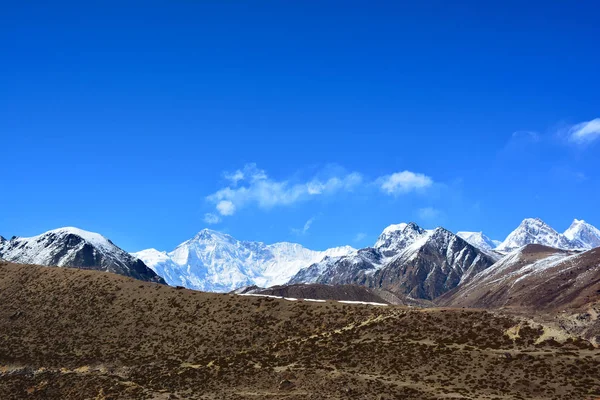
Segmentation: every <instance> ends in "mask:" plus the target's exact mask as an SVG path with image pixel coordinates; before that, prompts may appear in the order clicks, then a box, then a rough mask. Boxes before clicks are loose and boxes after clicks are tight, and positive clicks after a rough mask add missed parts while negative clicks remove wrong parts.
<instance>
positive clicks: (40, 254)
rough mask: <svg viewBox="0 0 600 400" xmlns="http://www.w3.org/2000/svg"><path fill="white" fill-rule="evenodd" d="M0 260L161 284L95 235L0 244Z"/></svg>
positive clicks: (55, 234) (77, 232)
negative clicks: (100, 272)
mask: <svg viewBox="0 0 600 400" xmlns="http://www.w3.org/2000/svg"><path fill="white" fill-rule="evenodd" d="M0 258H2V259H4V260H6V261H12V262H17V263H22V264H39V265H49V266H58V267H77V268H86V269H97V270H99V271H105V272H113V273H116V274H120V275H125V276H129V277H132V278H136V279H140V280H145V281H151V282H160V283H165V281H164V280H163V279H162V278H161V277H160V276H158V275H157V274H156V273H155V272H154V271H152V270H151V269H150V268H148V267H147V266H146V264H144V262H143V261H141V260H139V259H137V258H136V257H133V256H132V255H130V254H129V253H127V252H126V251H124V250H122V249H121V248H119V247H117V246H116V245H114V244H113V243H112V242H111V241H110V240H108V239H107V238H105V237H104V236H102V235H99V234H97V233H93V232H88V231H84V230H81V229H78V228H72V227H68V228H60V229H55V230H51V231H48V232H45V233H42V234H41V235H38V236H33V237H29V238H21V237H14V238H12V239H11V240H3V241H0Z"/></svg>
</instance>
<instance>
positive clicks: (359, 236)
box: [354, 232, 367, 243]
mask: <svg viewBox="0 0 600 400" xmlns="http://www.w3.org/2000/svg"><path fill="white" fill-rule="evenodd" d="M366 237H367V234H366V233H363V232H359V233H357V234H356V236H354V242H355V243H359V242H362V241H363V239H364V238H366Z"/></svg>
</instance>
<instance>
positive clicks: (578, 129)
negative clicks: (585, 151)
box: [568, 118, 600, 144]
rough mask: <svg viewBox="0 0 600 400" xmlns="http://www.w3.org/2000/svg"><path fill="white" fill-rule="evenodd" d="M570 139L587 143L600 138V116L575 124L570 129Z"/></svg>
mask: <svg viewBox="0 0 600 400" xmlns="http://www.w3.org/2000/svg"><path fill="white" fill-rule="evenodd" d="M568 135H569V140H570V141H572V142H575V143H578V144H587V143H590V142H593V141H594V140H596V139H598V138H600V118H596V119H593V120H591V121H586V122H581V123H579V124H576V125H573V126H572V127H571V128H569V131H568Z"/></svg>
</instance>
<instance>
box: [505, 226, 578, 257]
mask: <svg viewBox="0 0 600 400" xmlns="http://www.w3.org/2000/svg"><path fill="white" fill-rule="evenodd" d="M527 244H541V245H543V246H548V247H554V248H557V249H563V250H576V249H584V248H586V246H585V245H584V244H583V243H582V242H580V241H579V239H577V238H574V239H573V240H569V239H568V238H567V237H566V236H565V235H563V234H561V233H558V232H557V231H555V230H554V229H552V228H551V227H550V226H549V225H547V224H546V223H545V222H544V221H542V220H541V219H539V218H526V219H524V220H523V222H521V224H520V225H519V226H518V227H517V229H515V230H514V231H512V232H511V233H510V234H509V235H508V237H507V238H506V239H505V240H504V241H503V242H502V243H501V244H500V245H499V246H498V247H496V250H497V251H502V252H510V251H512V250H515V249H518V248H520V247H523V246H525V245H527Z"/></svg>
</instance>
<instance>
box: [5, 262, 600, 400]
mask: <svg viewBox="0 0 600 400" xmlns="http://www.w3.org/2000/svg"><path fill="white" fill-rule="evenodd" d="M0 304H2V305H3V306H2V308H1V309H0V335H1V337H2V340H0V398H1V399H32V400H54V399H60V400H65V399H120V400H130V399H157V400H168V399H192V400H193V399H250V398H251V399H259V400H260V399H273V398H285V399H289V400H301V399H306V398H314V399H325V398H330V399H349V398H352V399H367V400H370V399H407V400H417V399H418V400H433V399H440V398H462V399H492V398H496V399H498V398H502V399H506V400H510V399H524V398H535V399H565V400H566V399H569V400H570V399H585V398H594V397H598V396H600V392H599V391H598V388H599V387H600V351H599V350H598V349H594V348H593V347H591V346H590V344H589V343H588V342H586V341H583V340H581V339H579V338H578V337H570V338H557V339H551V338H550V337H549V336H548V330H547V328H548V327H546V326H544V325H539V324H532V323H530V322H526V321H524V320H523V319H522V318H513V317H510V316H502V315H498V314H497V313H489V312H485V311H480V310H456V309H453V310H452V309H426V310H420V309H415V308H412V309H410V308H406V307H397V306H369V305H360V304H341V303H339V302H336V301H326V302H324V303H320V302H307V301H290V300H283V299H281V300H279V299H272V298H265V297H252V296H237V295H227V294H215V293H201V292H196V291H192V290H186V289H180V290H178V289H176V288H173V287H169V286H166V285H157V284H154V283H149V282H141V281H137V280H134V279H130V278H127V277H123V276H119V275H114V274H105V273H100V272H97V271H85V270H78V269H72V268H48V267H39V266H33V265H15V264H6V263H3V264H0ZM515 332H516V333H517V334H515Z"/></svg>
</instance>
